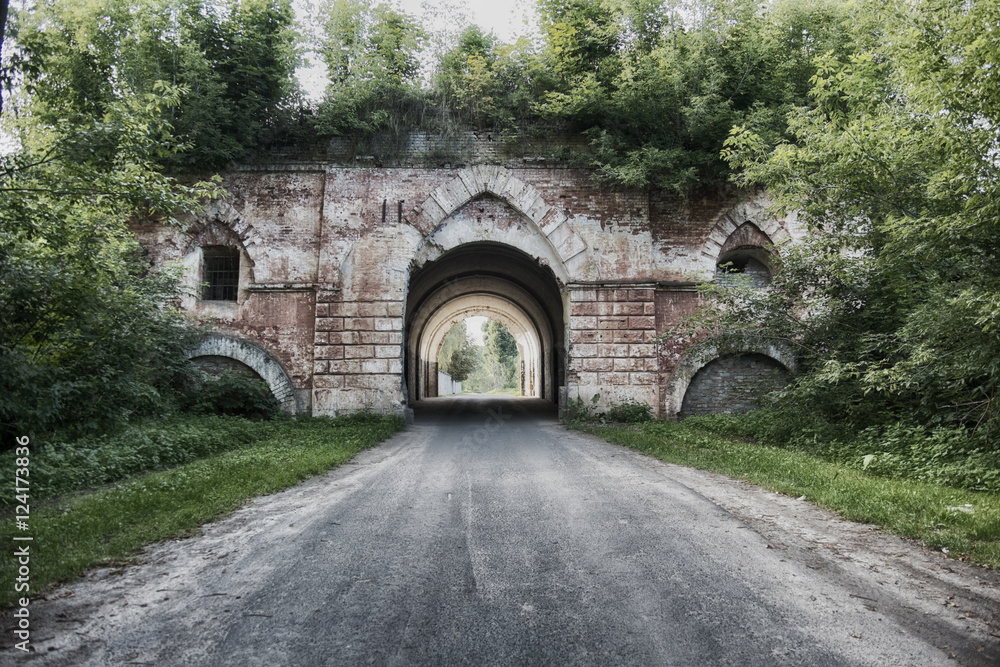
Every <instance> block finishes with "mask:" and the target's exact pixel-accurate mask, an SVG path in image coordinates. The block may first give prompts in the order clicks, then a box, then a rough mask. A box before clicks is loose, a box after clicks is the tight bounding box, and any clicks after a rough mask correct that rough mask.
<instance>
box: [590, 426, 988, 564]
mask: <svg viewBox="0 0 1000 667" xmlns="http://www.w3.org/2000/svg"><path fill="white" fill-rule="evenodd" d="M577 428H580V429H581V430H583V431H586V432H589V433H593V434H595V435H599V436H601V437H602V438H605V439H606V440H609V441H610V442H614V443H616V444H619V445H624V446H625V447H629V448H631V449H635V450H638V451H640V452H643V453H645V454H649V455H651V456H655V457H656V458H658V459H660V460H662V461H667V462H669V463H678V464H681V465H686V466H691V467H693V468H700V469H702V470H711V471H714V472H718V473H722V474H724V475H728V476H730V477H735V478H737V479H743V480H746V481H748V482H751V483H753V484H756V485H758V486H761V487H764V488H766V489H771V490H772V491H777V492H779V493H783V494H786V495H790V496H803V495H804V496H806V498H807V499H808V500H810V501H812V502H814V503H816V504H817V505H819V506H821V507H825V508H827V509H831V510H834V511H836V512H837V513H839V514H840V515H841V516H843V517H844V518H845V519H849V520H851V521H859V522H863V523H870V524H875V525H877V526H881V527H882V528H885V529H886V530H888V531H890V532H893V533H896V534H898V535H903V536H905V537H911V538H915V539H918V540H920V541H922V542H923V543H924V544H925V545H926V546H928V547H930V548H934V549H941V548H942V547H944V548H947V549H948V551H949V555H951V556H953V557H957V558H961V559H963V560H966V559H967V560H970V561H971V562H974V563H978V564H980V565H985V566H989V567H1000V494H995V493H985V492H977V491H967V490H963V489H955V488H951V487H947V486H940V485H936V484H930V483H926V482H914V481H909V480H899V479H885V478H879V477H875V476H872V475H869V474H867V473H866V472H864V471H861V470H857V469H853V468H848V467H845V466H843V465H839V464H837V463H831V462H829V461H825V460H823V459H820V458H817V457H814V456H810V455H808V454H803V453H801V452H796V451H791V450H787V449H780V448H777V447H769V446H764V445H759V444H754V443H750V442H745V441H742V440H738V439H735V438H729V437H726V436H722V435H718V434H714V433H710V432H708V431H705V430H701V429H698V428H696V427H694V426H688V425H685V424H684V423H683V422H682V423H672V422H653V423H649V424H644V425H642V426H641V427H638V428H636V427H623V426H622V427H615V426H588V425H577ZM966 505H971V508H972V510H973V513H971V514H968V513H965V512H962V511H957V510H954V509H951V510H950V509H948V508H955V507H965V506H966Z"/></svg>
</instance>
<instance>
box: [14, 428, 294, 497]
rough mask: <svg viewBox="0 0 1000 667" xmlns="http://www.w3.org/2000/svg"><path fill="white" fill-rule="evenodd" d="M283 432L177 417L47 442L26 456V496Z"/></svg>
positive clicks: (90, 484)
mask: <svg viewBox="0 0 1000 667" xmlns="http://www.w3.org/2000/svg"><path fill="white" fill-rule="evenodd" d="M283 428H285V427H284V426H282V425H280V424H273V425H272V424H261V423H259V422H251V421H248V420H246V419H240V418H235V417H224V416H219V415H214V416H198V417H195V416H179V415H178V416H174V417H170V418H167V419H160V420H146V421H141V422H138V423H136V424H132V425H128V426H125V427H122V428H120V429H117V430H115V431H114V432H111V433H105V434H101V435H90V436H85V437H83V438H79V439H76V440H68V441H57V440H52V441H50V442H48V443H46V444H45V445H43V446H39V447H35V448H34V449H33V451H32V457H31V486H32V496H33V497H34V498H37V499H42V498H48V497H51V496H55V495H59V494H63V493H70V492H73V491H77V490H79V489H84V488H91V487H96V486H101V485H104V484H109V483H111V482H117V481H118V480H121V479H125V478H126V477H131V476H132V475H137V474H139V473H142V472H146V471H149V470H156V469H159V468H165V467H170V466H177V465H181V464H184V463H189V462H191V461H194V460H196V459H199V458H204V457H206V456H211V455H214V454H219V453H221V452H225V451H228V450H230V449H234V448H238V447H244V446H246V445H250V444H252V443H254V442H258V441H260V440H264V439H266V438H269V437H272V436H273V435H274V434H275V433H276V432H280V431H281V429H283ZM33 442H38V441H37V440H34V441H33ZM13 454H14V452H13V450H10V451H7V452H4V453H3V454H0V460H2V461H4V462H6V463H10V464H11V465H13V460H14V456H13ZM2 502H3V503H4V504H7V503H10V502H12V501H11V500H9V499H5V500H3V501H2Z"/></svg>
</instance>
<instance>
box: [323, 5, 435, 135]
mask: <svg viewBox="0 0 1000 667" xmlns="http://www.w3.org/2000/svg"><path fill="white" fill-rule="evenodd" d="M313 14H314V21H315V22H316V23H317V24H318V25H319V27H320V35H319V36H318V37H317V38H316V39H315V40H314V48H315V49H316V51H317V52H318V53H319V54H320V56H321V57H322V59H323V61H324V62H325V63H326V66H327V70H328V72H329V78H330V85H329V86H328V88H327V91H326V94H325V96H324V98H323V101H322V102H321V103H320V105H319V108H318V109H317V112H316V120H315V123H314V127H315V130H316V132H317V133H318V134H319V135H320V136H339V135H343V134H349V133H361V134H372V133H375V132H377V131H379V130H382V129H383V128H387V127H388V128H391V129H395V130H397V131H403V130H408V129H410V128H411V124H410V123H409V122H408V119H411V118H413V117H417V116H421V115H423V113H424V112H425V111H426V102H425V99H424V97H425V96H424V95H422V94H421V92H420V91H419V89H418V87H417V86H416V85H415V83H416V77H417V74H418V73H419V70H420V61H419V53H420V51H421V49H422V47H423V45H424V43H425V40H426V35H425V32H424V29H423V28H422V27H421V26H420V24H419V23H418V22H417V20H416V19H415V18H413V17H412V16H410V15H408V14H404V13H401V12H397V11H396V10H394V9H392V8H390V7H389V6H388V5H385V4H382V3H379V4H372V3H371V2H368V1H367V0H322V1H321V2H319V3H318V4H317V5H316V6H315V7H314V9H313Z"/></svg>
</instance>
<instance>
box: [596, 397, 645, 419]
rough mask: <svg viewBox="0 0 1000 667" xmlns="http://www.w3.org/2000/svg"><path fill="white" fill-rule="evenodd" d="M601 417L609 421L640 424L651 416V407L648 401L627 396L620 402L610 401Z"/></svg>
mask: <svg viewBox="0 0 1000 667" xmlns="http://www.w3.org/2000/svg"><path fill="white" fill-rule="evenodd" d="M603 417H604V419H605V420H606V421H609V422H619V423H622V424H640V423H642V422H648V421H649V420H651V419H652V418H653V408H652V406H650V405H649V404H648V403H640V402H638V401H636V400H634V399H631V398H629V399H626V400H624V401H622V402H621V403H612V404H611V405H610V406H609V407H608V410H607V412H605V413H604V415H603Z"/></svg>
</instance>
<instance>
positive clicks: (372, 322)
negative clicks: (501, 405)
mask: <svg viewBox="0 0 1000 667" xmlns="http://www.w3.org/2000/svg"><path fill="white" fill-rule="evenodd" d="M415 150H416V149H415ZM484 155H485V154H484ZM487 157H489V156H487ZM491 159H492V158H491ZM359 163H364V161H363V160H362V161H359ZM224 187H225V189H226V191H227V192H228V193H229V195H228V196H227V197H226V198H224V199H222V200H219V201H215V202H211V203H210V204H209V205H208V206H207V207H206V209H205V210H204V211H203V212H202V213H200V214H198V215H197V216H195V217H193V218H191V219H190V220H188V221H187V223H188V226H187V227H186V228H182V229H174V228H165V227H155V226H146V227H142V228H138V229H137V232H138V233H139V235H140V238H141V240H142V242H143V244H144V245H145V246H146V247H147V248H148V250H149V253H150V257H151V258H152V259H153V260H154V262H156V263H165V262H167V261H175V260H179V261H180V262H181V263H182V265H183V266H184V269H185V282H186V284H187V286H188V287H189V288H190V295H189V296H187V297H185V299H184V301H183V303H182V304H181V305H182V307H183V308H184V309H185V310H186V311H187V312H188V313H189V314H190V316H191V317H192V319H194V320H196V321H198V322H202V323H207V324H211V325H212V326H213V327H214V328H215V329H216V330H218V331H220V332H223V333H227V334H232V335H234V336H239V337H244V338H246V339H247V340H249V341H251V342H253V343H254V344H256V345H259V346H260V347H261V348H263V349H265V350H267V351H269V353H271V354H273V356H274V357H275V358H276V359H278V360H279V361H280V363H281V364H282V366H283V367H284V369H285V370H286V371H287V374H288V376H289V378H290V379H291V382H292V384H293V386H294V388H295V391H296V396H297V397H298V398H299V399H300V402H304V403H305V404H307V406H308V409H310V410H311V411H312V412H314V413H316V414H339V413H343V412H350V411H355V410H360V409H364V408H373V409H376V410H380V411H387V412H399V411H401V410H404V409H405V406H406V404H407V393H406V391H405V386H404V382H405V381H404V365H405V362H406V359H405V350H406V345H407V336H408V335H410V334H409V332H407V331H405V330H404V315H405V313H406V311H407V307H408V306H407V303H408V301H407V299H408V297H409V295H408V289H409V286H410V276H411V275H412V274H413V272H414V271H417V270H419V269H420V267H421V266H424V265H425V264H426V263H427V262H432V261H435V259H436V258H438V257H442V256H446V255H447V253H448V252H451V251H452V250H454V249H455V248H458V247H462V246H463V244H469V243H473V244H479V245H478V246H477V247H479V248H481V249H482V252H484V253H488V251H489V248H490V247H498V246H497V244H500V245H504V246H510V247H514V248H517V249H519V250H520V251H521V252H523V253H524V255H525V256H527V257H529V258H532V261H535V262H537V263H538V264H540V265H542V266H544V267H547V270H548V269H550V270H551V272H552V273H553V274H554V275H555V278H556V281H557V283H558V285H557V289H558V290H559V291H560V292H561V294H562V300H563V305H562V306H561V307H560V306H559V305H558V304H555V305H553V304H552V301H551V299H549V300H548V301H545V303H548V304H549V306H547V307H548V308H553V309H556V310H562V312H558V313H555V312H554V313H551V315H552V316H554V317H557V318H558V321H559V322H561V325H560V327H559V329H560V331H564V332H565V336H564V338H563V339H562V340H558V341H555V343H554V347H553V348H552V350H551V351H546V354H557V355H561V356H560V359H562V360H563V361H564V364H560V365H559V368H560V369H562V368H565V373H564V374H563V377H558V378H556V382H557V384H558V387H559V389H560V390H561V392H560V393H561V394H562V395H563V396H567V395H568V396H570V397H573V396H577V395H580V396H583V397H584V398H585V399H589V398H590V396H592V395H594V394H598V393H599V394H601V405H602V406H605V407H606V405H607V404H608V403H610V402H620V401H623V400H629V399H631V400H637V401H640V402H644V403H648V404H650V405H652V406H653V407H654V409H655V411H656V412H657V413H660V414H662V413H663V412H664V410H665V409H666V407H665V406H667V405H668V403H669V401H665V398H664V391H663V387H664V386H665V385H666V384H667V383H668V382H669V381H670V378H671V376H672V373H673V372H674V366H675V365H676V363H677V359H678V358H679V355H680V354H681V352H679V350H678V349H677V346H676V345H674V341H670V340H666V341H661V340H659V336H660V335H661V334H662V333H663V332H664V331H666V330H667V329H669V327H670V326H671V325H672V324H674V323H676V322H677V321H678V320H679V318H680V317H682V316H683V315H685V314H688V313H690V312H691V311H692V309H693V308H694V307H695V305H696V304H697V294H696V293H695V291H694V288H695V285H696V284H697V282H698V281H700V280H711V279H713V277H714V275H715V270H716V262H717V260H718V258H719V254H720V251H721V249H722V247H723V245H724V244H725V243H726V242H727V239H729V238H730V237H732V235H733V234H734V230H736V229H738V228H740V226H741V225H743V224H744V223H746V222H753V223H754V225H755V226H756V227H757V228H759V229H761V230H764V231H763V232H762V234H766V235H767V237H768V238H771V239H774V240H780V239H783V238H789V237H792V236H794V235H795V234H797V233H798V230H797V227H796V225H795V221H794V219H788V220H773V219H771V218H769V217H768V214H767V213H766V208H765V207H766V203H767V202H766V198H762V197H761V196H760V195H744V196H743V197H742V198H740V197H738V196H737V195H725V196H720V197H717V198H714V199H712V198H701V199H697V200H681V199H679V198H675V197H670V196H666V195H660V194H656V193H652V194H651V193H648V192H643V191H631V190H625V189H613V188H606V187H599V186H597V185H596V184H595V183H594V182H593V180H592V178H591V173H590V172H589V171H587V170H580V169H567V168H558V167H554V166H539V161H533V160H531V159H528V158H522V159H521V160H520V161H519V162H518V161H513V162H512V161H511V160H509V159H508V160H507V161H506V162H505V163H504V165H499V164H482V165H476V166H473V167H449V168H430V167H417V166H395V167H392V168H380V167H374V166H351V167H346V166H337V165H336V164H333V163H323V164H298V163H289V164H286V165H276V164H275V165H270V166H267V167H254V168H246V169H242V170H237V171H234V172H231V173H229V174H226V175H225V177H224ZM744 235H745V234H744ZM740 238H741V239H742V237H740ZM741 242H742V241H741ZM217 244H222V245H230V246H233V247H238V248H239V249H240V252H241V258H242V259H241V276H240V289H239V296H238V299H237V300H236V301H235V302H221V301H204V300H201V299H200V298H199V295H198V289H197V287H198V284H199V283H200V282H201V280H202V277H201V261H202V260H201V247H203V246H205V245H217ZM491 244H493V245H492V246H491ZM488 259H489V258H488V257H486V256H485V255H484V264H488ZM511 279H512V280H515V281H516V276H512V277H511ZM560 335H562V334H560ZM546 363H547V362H546ZM546 368H548V366H546ZM560 373H562V370H560Z"/></svg>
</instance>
